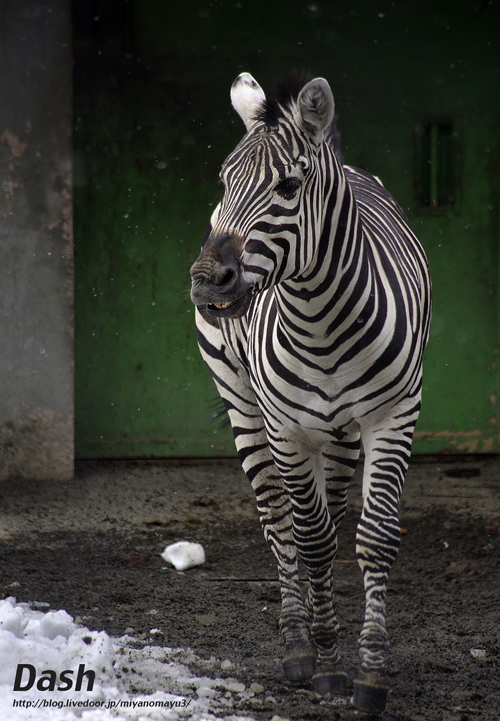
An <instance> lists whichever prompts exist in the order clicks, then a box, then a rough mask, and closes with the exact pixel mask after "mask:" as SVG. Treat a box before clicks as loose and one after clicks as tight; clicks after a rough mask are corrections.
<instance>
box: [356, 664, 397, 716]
mask: <svg viewBox="0 0 500 721" xmlns="http://www.w3.org/2000/svg"><path fill="white" fill-rule="evenodd" d="M388 693H389V686H388V684H387V679H386V676H385V674H382V673H377V672H372V673H359V674H358V677H357V678H356V679H355V681H354V696H353V699H352V703H353V706H355V707H356V708H357V709H359V711H363V712H364V713H368V714H373V715H378V714H381V713H383V711H384V710H385V706H386V703H387V694H388Z"/></svg>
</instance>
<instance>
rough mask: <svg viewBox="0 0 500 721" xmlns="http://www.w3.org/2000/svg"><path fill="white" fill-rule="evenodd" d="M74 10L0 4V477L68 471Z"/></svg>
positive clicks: (57, 0)
mask: <svg viewBox="0 0 500 721" xmlns="http://www.w3.org/2000/svg"><path fill="white" fill-rule="evenodd" d="M70 9H71V4H70V2H69V0H49V1H48V2H44V3H42V2H36V1H35V0H33V1H32V2H18V1H16V0H0V480H7V479H12V478H19V477H21V478H35V477H36V478H45V479H53V480H69V479H70V478H72V477H73V465H74V464H73V459H74V452H73V426H74V413H73V311H72V309H73V239H72V197H71V170H72V169H71V134H72V113H71V110H72V97H71V88H72V72H71V68H72V65H71V60H72V58H71V13H70Z"/></svg>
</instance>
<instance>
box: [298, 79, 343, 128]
mask: <svg viewBox="0 0 500 721" xmlns="http://www.w3.org/2000/svg"><path fill="white" fill-rule="evenodd" d="M298 106H299V112H298V116H299V117H298V121H299V124H300V125H301V126H302V127H303V128H304V130H305V131H306V132H307V133H308V134H309V135H310V136H311V137H312V138H313V140H315V141H317V142H320V141H321V140H322V138H323V131H324V130H325V129H326V128H327V127H328V126H329V125H330V123H331V122H332V120H333V116H334V114H335V103H334V101H333V94H332V91H331V89H330V86H329V85H328V83H327V81H326V80H325V79H324V78H316V79H315V80H311V81H310V82H309V83H307V85H304V87H303V88H302V90H301V91H300V93H299V97H298Z"/></svg>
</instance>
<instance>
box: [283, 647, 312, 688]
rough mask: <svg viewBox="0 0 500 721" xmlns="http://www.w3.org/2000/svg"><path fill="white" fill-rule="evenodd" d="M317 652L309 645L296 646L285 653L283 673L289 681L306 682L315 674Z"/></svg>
mask: <svg viewBox="0 0 500 721" xmlns="http://www.w3.org/2000/svg"><path fill="white" fill-rule="evenodd" d="M315 661H316V652H315V650H314V647H313V646H311V645H309V644H304V646H294V647H292V648H291V649H290V650H289V651H287V652H286V653H285V656H284V658H283V673H284V674H285V678H286V679H287V680H288V681H305V680H306V679H308V678H311V676H312V675H313V673H314V664H315Z"/></svg>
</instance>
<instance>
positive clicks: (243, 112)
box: [231, 73, 266, 130]
mask: <svg viewBox="0 0 500 721" xmlns="http://www.w3.org/2000/svg"><path fill="white" fill-rule="evenodd" d="M265 100H266V96H265V95H264V91H263V90H262V88H261V87H260V85H259V83H258V82H257V81H256V80H254V79H253V78H252V76H251V75H250V73H241V75H238V77H237V78H236V80H235V81H234V83H233V84H232V86H231V102H232V104H233V108H234V109H235V110H236V112H237V113H238V115H239V116H240V118H241V119H242V120H243V122H244V123H245V127H246V129H247V130H251V128H252V127H253V126H254V125H255V122H256V121H255V116H256V114H257V113H258V111H259V110H260V108H261V106H262V105H263V104H264V102H265Z"/></svg>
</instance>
